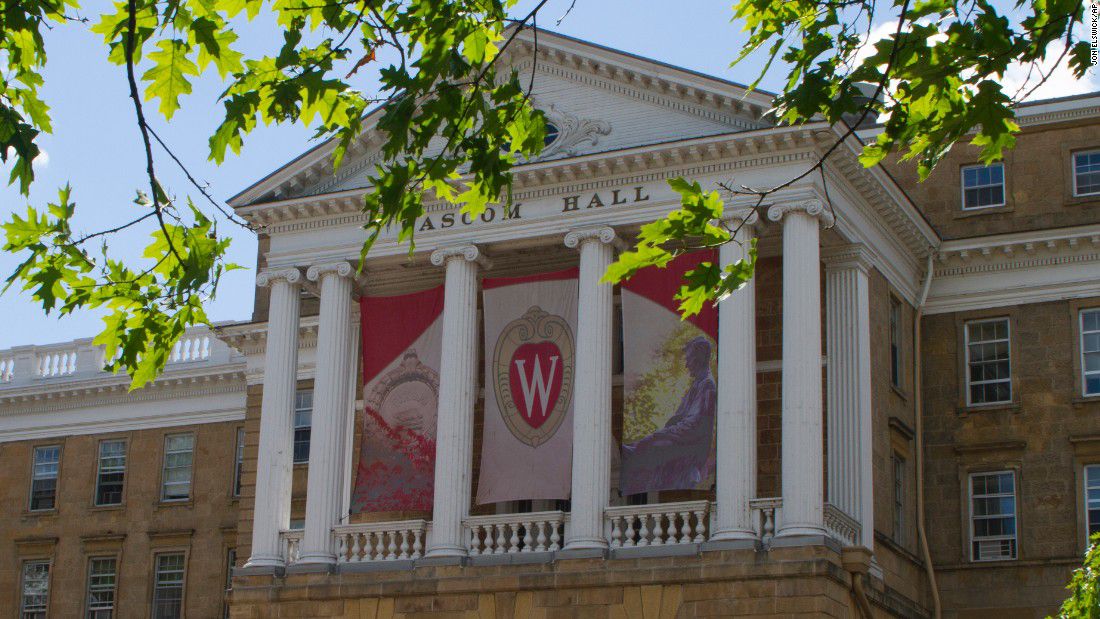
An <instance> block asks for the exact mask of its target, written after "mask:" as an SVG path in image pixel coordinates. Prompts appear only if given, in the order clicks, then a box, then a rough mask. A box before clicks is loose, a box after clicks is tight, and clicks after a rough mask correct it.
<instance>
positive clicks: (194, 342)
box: [168, 332, 210, 363]
mask: <svg viewBox="0 0 1100 619" xmlns="http://www.w3.org/2000/svg"><path fill="white" fill-rule="evenodd" d="M209 358H210V335H208V334H207V333H205V332H198V333H194V332H192V333H185V334H184V335H183V337H181V338H180V339H179V341H178V342H176V345H175V346H173V347H172V354H171V355H169V356H168V363H189V362H191V361H206V360H207V359H209Z"/></svg>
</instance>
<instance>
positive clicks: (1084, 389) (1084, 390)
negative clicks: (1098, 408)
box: [1077, 307, 1100, 397]
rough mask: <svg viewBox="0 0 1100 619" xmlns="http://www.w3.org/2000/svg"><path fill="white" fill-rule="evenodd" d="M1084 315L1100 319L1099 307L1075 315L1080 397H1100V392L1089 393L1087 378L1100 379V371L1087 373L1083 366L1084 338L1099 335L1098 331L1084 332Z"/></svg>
mask: <svg viewBox="0 0 1100 619" xmlns="http://www.w3.org/2000/svg"><path fill="white" fill-rule="evenodd" d="M1086 314H1096V315H1097V316H1098V317H1100V307H1093V308H1089V309H1083V310H1081V311H1080V312H1078V313H1077V330H1078V331H1079V332H1080V335H1079V340H1078V342H1079V344H1080V348H1081V395H1082V396H1083V397H1092V396H1100V391H1095V392H1092V393H1089V390H1088V388H1089V383H1088V378H1089V376H1096V377H1100V370H1093V371H1092V372H1089V371H1088V369H1087V368H1086V366H1085V354H1086V351H1085V336H1086V335H1092V334H1100V330H1096V331H1085V315H1086ZM1089 352H1095V351H1089Z"/></svg>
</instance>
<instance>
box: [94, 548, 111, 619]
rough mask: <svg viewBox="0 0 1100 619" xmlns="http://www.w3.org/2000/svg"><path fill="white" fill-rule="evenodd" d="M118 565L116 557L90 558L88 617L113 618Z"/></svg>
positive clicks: (95, 618) (96, 618) (97, 618)
mask: <svg viewBox="0 0 1100 619" xmlns="http://www.w3.org/2000/svg"><path fill="white" fill-rule="evenodd" d="M117 567H118V564H117V560H116V559H115V558H114V557H93V558H92V559H89V560H88V614H87V619H111V617H113V616H114V614H115V587H116V579H117V577H118V571H117Z"/></svg>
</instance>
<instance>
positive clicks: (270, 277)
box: [256, 267, 302, 288]
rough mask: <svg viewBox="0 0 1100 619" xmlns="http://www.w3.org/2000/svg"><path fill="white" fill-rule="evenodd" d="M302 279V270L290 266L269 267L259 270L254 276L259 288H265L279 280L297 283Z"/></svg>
mask: <svg viewBox="0 0 1100 619" xmlns="http://www.w3.org/2000/svg"><path fill="white" fill-rule="evenodd" d="M301 279H302V272H301V271H300V270H299V269H297V268H295V267H290V268H287V269H269V270H266V271H260V273H259V275H257V276H256V285H257V286H258V287H260V288H266V287H268V286H270V285H271V284H272V282H276V281H279V280H286V281H287V283H290V284H297V283H298V282H299V281H301Z"/></svg>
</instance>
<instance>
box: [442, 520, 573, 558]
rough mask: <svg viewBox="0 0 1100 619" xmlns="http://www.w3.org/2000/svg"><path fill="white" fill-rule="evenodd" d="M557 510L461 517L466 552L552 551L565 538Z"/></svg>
mask: <svg viewBox="0 0 1100 619" xmlns="http://www.w3.org/2000/svg"><path fill="white" fill-rule="evenodd" d="M565 522H566V515H565V514H564V513H562V512H560V511H547V512H529V513H526V514H500V515H494V516H471V517H469V518H466V519H465V520H464V521H463V526H464V529H465V531H466V539H467V541H468V547H467V550H468V551H469V554H470V556H479V555H500V554H510V553H517V552H553V551H555V550H560V549H561V545H562V541H563V540H564V539H565Z"/></svg>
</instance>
